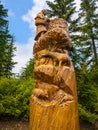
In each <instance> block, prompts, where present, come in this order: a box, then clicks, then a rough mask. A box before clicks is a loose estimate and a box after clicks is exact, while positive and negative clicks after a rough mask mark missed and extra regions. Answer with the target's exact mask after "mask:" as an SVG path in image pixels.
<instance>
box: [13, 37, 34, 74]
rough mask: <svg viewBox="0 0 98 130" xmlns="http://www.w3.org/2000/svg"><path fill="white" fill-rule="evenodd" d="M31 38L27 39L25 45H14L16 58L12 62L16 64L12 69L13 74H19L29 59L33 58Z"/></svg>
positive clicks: (32, 41)
mask: <svg viewBox="0 0 98 130" xmlns="http://www.w3.org/2000/svg"><path fill="white" fill-rule="evenodd" d="M33 43H34V40H33V38H32V37H31V38H29V40H28V42H27V43H26V44H23V43H18V42H16V43H15V46H16V48H17V51H16V54H15V55H16V56H15V57H14V61H15V62H18V64H16V65H15V68H14V69H13V72H14V73H20V72H21V70H22V68H23V67H25V66H26V64H27V62H28V61H29V59H30V58H31V57H33V54H32V53H33Z"/></svg>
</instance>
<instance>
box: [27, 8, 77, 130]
mask: <svg viewBox="0 0 98 130" xmlns="http://www.w3.org/2000/svg"><path fill="white" fill-rule="evenodd" d="M45 15H46V12H45V10H43V11H41V13H39V14H37V16H36V18H35V24H36V26H37V32H36V37H35V40H36V43H35V45H34V50H33V52H34V61H35V65H34V84H35V88H34V90H33V92H32V95H31V99H30V130H79V124H78V110H77V92H76V81H75V73H74V68H73V65H72V62H71V60H70V57H69V55H68V49H69V48H70V38H69V33H68V27H67V22H66V21H65V20H63V19H62V18H54V19H52V20H46V19H45Z"/></svg>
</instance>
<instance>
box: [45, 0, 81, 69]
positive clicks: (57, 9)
mask: <svg viewBox="0 0 98 130" xmlns="http://www.w3.org/2000/svg"><path fill="white" fill-rule="evenodd" d="M46 2H47V5H48V6H49V9H47V12H48V16H49V17H53V16H56V17H58V18H63V19H65V20H66V21H67V23H68V26H69V34H70V37H71V49H70V56H71V58H72V61H73V63H74V66H75V67H77V65H78V64H79V62H80V55H78V49H77V44H78V43H79V41H78V40H77V36H78V35H75V34H76V32H78V28H77V22H78V18H77V14H76V13H77V11H76V3H75V0H54V2H50V1H46Z"/></svg>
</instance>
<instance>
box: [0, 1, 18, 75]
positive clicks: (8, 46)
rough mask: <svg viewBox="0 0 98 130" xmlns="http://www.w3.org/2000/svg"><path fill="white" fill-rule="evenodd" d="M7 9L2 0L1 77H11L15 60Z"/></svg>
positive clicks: (0, 28) (0, 5)
mask: <svg viewBox="0 0 98 130" xmlns="http://www.w3.org/2000/svg"><path fill="white" fill-rule="evenodd" d="M7 11H8V10H7V9H4V7H3V5H2V3H1V2H0V77H1V76H6V77H10V76H11V75H12V69H13V67H14V64H15V62H14V61H13V56H14V51H15V49H16V48H15V47H14V44H13V36H12V35H11V34H9V30H8V20H6V18H7V16H8V15H7Z"/></svg>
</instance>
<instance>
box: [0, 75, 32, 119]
mask: <svg viewBox="0 0 98 130" xmlns="http://www.w3.org/2000/svg"><path fill="white" fill-rule="evenodd" d="M33 87H34V82H33V79H32V78H29V79H28V80H25V79H20V78H19V79H17V78H4V77H2V78H1V79H0V100H1V101H0V117H13V118H21V117H22V118H27V119H28V117H29V101H30V95H31V92H32V89H33Z"/></svg>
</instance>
